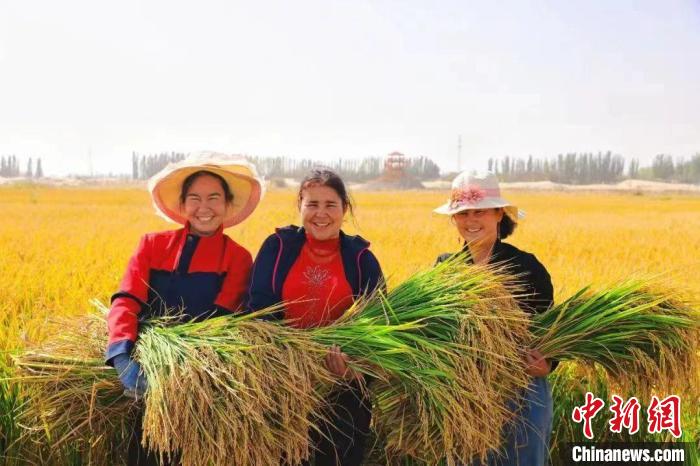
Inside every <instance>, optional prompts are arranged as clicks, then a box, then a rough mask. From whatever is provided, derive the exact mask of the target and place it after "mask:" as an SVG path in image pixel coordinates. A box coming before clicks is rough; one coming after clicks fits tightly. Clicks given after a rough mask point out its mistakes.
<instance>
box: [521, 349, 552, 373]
mask: <svg viewBox="0 0 700 466" xmlns="http://www.w3.org/2000/svg"><path fill="white" fill-rule="evenodd" d="M525 364H527V368H526V369H525V372H527V375H530V376H532V377H545V376H546V375H547V374H549V373H550V372H552V363H551V362H550V361H547V359H546V358H545V357H544V356H542V353H540V352H539V350H536V349H531V350H528V351H527V353H525Z"/></svg>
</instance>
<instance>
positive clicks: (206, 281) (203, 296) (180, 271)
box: [107, 225, 253, 363]
mask: <svg viewBox="0 0 700 466" xmlns="http://www.w3.org/2000/svg"><path fill="white" fill-rule="evenodd" d="M252 262H253V261H252V257H251V255H250V253H249V252H248V251H247V250H246V249H245V248H243V247H242V246H240V245H239V244H237V243H236V242H235V241H233V240H232V239H231V238H229V237H228V236H226V235H224V234H223V229H222V228H220V229H219V230H218V231H217V232H216V233H215V234H214V235H212V236H196V235H193V234H191V233H189V225H187V226H185V228H182V229H179V230H171V231H164V232H159V233H150V234H146V235H144V236H143V237H142V238H141V242H140V243H139V246H138V248H137V249H136V252H135V253H134V255H133V256H132V257H131V260H130V261H129V265H128V266H127V269H126V273H125V274H124V278H123V279H122V282H121V286H120V288H119V292H117V293H115V294H114V295H113V296H112V307H111V309H110V312H109V317H108V320H107V323H108V327H109V343H108V347H107V362H108V363H109V362H110V361H111V359H112V358H113V357H114V356H116V355H118V354H122V353H127V354H128V353H130V352H131V350H132V349H133V347H134V343H135V341H136V337H137V334H138V328H139V321H143V320H144V319H146V318H148V317H152V316H160V315H163V314H164V313H165V312H166V311H167V310H171V309H173V308H174V309H177V310H178V311H182V312H183V313H184V314H185V316H186V317H188V318H190V319H203V318H207V317H212V316H216V315H223V314H226V313H230V312H235V311H237V310H238V309H239V308H241V307H242V306H243V305H244V301H245V298H246V296H247V294H246V293H247V287H248V279H249V275H250V269H251V266H252Z"/></svg>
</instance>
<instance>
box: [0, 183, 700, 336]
mask: <svg viewBox="0 0 700 466" xmlns="http://www.w3.org/2000/svg"><path fill="white" fill-rule="evenodd" d="M446 196H447V194H446V193H445V192H437V191H426V192H385V193H369V192H357V193H355V194H354V199H355V202H356V211H355V213H356V215H355V219H348V220H347V225H346V228H345V230H346V231H347V232H352V233H359V234H361V235H362V236H363V237H365V238H366V239H368V240H369V241H371V243H372V246H371V247H372V250H373V251H374V252H375V254H376V255H377V257H378V258H379V260H380V262H381V264H382V267H383V269H384V272H385V274H386V275H387V276H388V277H389V284H390V286H391V284H395V283H398V282H400V281H401V280H402V279H404V278H405V277H407V276H408V275H410V274H411V273H412V272H413V271H415V270H417V269H420V268H425V267H430V266H431V265H432V264H433V262H434V260H435V257H436V256H437V255H438V254H439V253H441V252H446V251H453V250H457V249H458V248H459V247H460V244H459V239H458V237H457V233H456V230H455V229H454V227H453V226H452V225H451V224H450V222H449V220H448V219H447V218H445V217H442V216H438V215H435V214H432V213H431V211H432V209H433V208H434V207H436V206H438V205H439V204H440V203H442V202H443V201H444V199H445V197H446ZM505 196H506V197H507V198H508V199H511V200H512V201H513V202H515V203H517V205H519V206H520V207H521V208H522V209H524V210H525V211H526V213H527V217H526V219H525V220H524V221H523V222H522V223H521V225H520V226H519V228H518V229H517V230H516V232H515V234H514V235H513V236H512V237H511V238H509V241H510V242H512V243H513V244H515V245H516V246H518V247H520V248H522V249H525V250H528V251H530V252H533V253H535V254H536V255H537V257H538V258H539V259H540V261H541V262H542V263H544V264H545V266H546V267H547V268H548V269H549V271H550V273H551V275H552V279H553V282H554V285H555V290H556V293H557V296H559V297H564V296H568V295H569V294H570V293H572V292H573V291H575V290H576V289H578V288H579V287H581V286H584V285H586V284H591V283H592V284H595V285H604V284H605V283H609V282H611V281H614V280H617V279H621V278H625V277H629V276H630V275H634V274H649V273H665V274H668V276H670V277H673V278H674V279H676V280H677V283H678V284H679V285H681V286H682V287H683V288H684V289H685V290H687V292H688V293H689V294H690V295H691V296H700V280H698V279H697V278H696V277H697V270H698V266H700V197H697V196H686V195H663V196H661V195H619V194H615V195H608V194H598V193H596V194H581V193H551V192H507V193H505ZM0 210H1V211H2V213H3V216H4V219H5V220H4V221H3V222H2V223H1V224H0V248H1V249H0V251H1V253H0V277H2V279H1V280H0V347H1V348H2V349H13V348H17V347H18V346H21V345H22V342H24V341H31V342H37V341H39V340H41V339H42V338H43V337H44V336H45V335H44V333H45V329H46V325H44V324H45V323H46V322H47V320H49V319H51V317H52V316H56V315H74V314H75V315H78V314H81V313H84V312H86V311H87V310H88V309H90V307H91V305H90V303H89V301H90V300H91V299H93V298H97V299H100V300H102V301H107V300H108V299H109V296H110V295H111V294H112V293H113V292H114V291H115V290H116V288H117V286H118V283H119V280H120V278H121V275H122V273H123V271H124V267H125V265H126V262H127V260H128V259H129V256H130V255H131V253H132V252H133V250H134V248H135V247H136V244H137V241H138V238H139V237H140V235H142V234H143V233H145V232H149V231H157V230H162V229H169V228H175V226H174V225H172V224H169V223H167V222H165V221H163V220H161V219H160V218H159V217H156V216H155V215H154V211H153V208H152V207H151V204H150V199H149V196H148V194H147V192H146V191H145V189H139V188H133V187H130V188H51V187H36V186H16V187H2V188H0ZM297 221H298V215H297V212H296V200H295V192H293V191H291V190H289V191H286V190H285V191H272V192H269V193H268V194H267V196H266V197H265V198H264V199H263V201H262V203H261V205H260V207H259V208H258V210H257V211H256V212H255V213H254V215H253V216H252V217H251V218H250V219H249V220H248V221H247V222H246V223H245V224H243V225H240V226H237V227H234V228H232V229H229V230H228V231H227V233H228V234H229V235H230V236H231V237H233V238H234V239H235V240H236V241H238V242H239V243H241V244H242V245H244V246H245V247H246V248H248V250H249V251H251V253H252V254H253V255H255V254H256V252H257V249H258V247H259V246H260V244H261V243H262V241H263V239H264V238H265V237H266V236H267V235H268V234H270V233H271V232H272V231H273V228H274V227H276V226H281V225H286V224H289V223H296V222H297Z"/></svg>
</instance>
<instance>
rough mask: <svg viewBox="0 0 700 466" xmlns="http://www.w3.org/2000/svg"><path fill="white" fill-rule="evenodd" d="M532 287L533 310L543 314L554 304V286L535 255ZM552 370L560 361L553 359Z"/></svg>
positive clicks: (532, 269) (531, 259) (531, 269)
mask: <svg viewBox="0 0 700 466" xmlns="http://www.w3.org/2000/svg"><path fill="white" fill-rule="evenodd" d="M530 262H531V263H530V266H529V269H530V280H529V282H530V286H531V287H532V292H533V296H532V297H531V298H530V301H531V304H530V305H531V307H532V309H533V310H534V311H535V312H537V313H538V314H541V313H542V312H545V311H546V310H547V309H549V308H550V307H552V305H553V304H554V286H553V285H552V277H551V276H550V275H549V272H547V269H546V268H545V267H544V265H542V263H541V262H540V261H538V260H537V258H536V257H535V256H534V255H530ZM551 362H552V370H554V369H556V368H557V366H558V365H559V361H557V360H556V359H552V360H551Z"/></svg>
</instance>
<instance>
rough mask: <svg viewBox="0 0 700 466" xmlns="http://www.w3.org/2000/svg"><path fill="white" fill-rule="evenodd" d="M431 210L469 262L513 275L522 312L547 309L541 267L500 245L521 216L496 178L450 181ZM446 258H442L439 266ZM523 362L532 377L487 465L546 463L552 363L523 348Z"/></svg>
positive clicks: (547, 287)
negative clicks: (451, 229)
mask: <svg viewBox="0 0 700 466" xmlns="http://www.w3.org/2000/svg"><path fill="white" fill-rule="evenodd" d="M435 212H436V213H438V214H443V215H449V216H450V217H451V219H452V221H453V223H454V225H455V227H456V228H457V231H458V233H459V235H460V236H461V237H462V239H463V240H464V247H463V251H464V252H466V253H467V254H466V257H467V260H468V261H470V262H471V263H475V264H494V263H498V264H504V265H505V266H506V267H507V270H508V272H509V274H513V276H517V277H518V281H519V284H520V285H521V286H522V287H523V291H524V293H523V294H522V295H521V296H518V297H516V299H517V301H518V303H519V304H520V306H521V307H522V308H523V309H524V310H525V311H527V312H529V313H535V312H537V313H539V312H543V311H545V310H547V308H549V307H550V306H551V305H552V302H553V288H552V281H551V278H550V276H549V273H547V270H546V269H545V267H544V266H543V265H542V264H541V263H540V262H539V261H538V260H537V258H536V257H535V256H534V255H533V254H530V253H528V252H525V251H522V250H520V249H518V248H516V247H515V246H513V245H511V244H508V243H504V242H502V241H501V240H503V239H505V238H507V237H508V236H509V235H510V234H511V233H513V230H514V229H515V227H516V226H517V224H518V220H519V218H520V217H522V216H523V214H522V213H521V212H519V211H518V208H517V207H515V206H514V205H513V204H511V203H510V202H508V201H507V200H505V199H503V198H502V197H501V192H500V189H499V186H498V179H497V178H496V175H494V174H493V173H476V172H463V173H461V174H459V175H458V176H457V177H456V178H455V180H454V181H453V182H452V193H451V197H450V199H449V201H447V203H445V204H444V205H442V206H440V207H438V208H437V209H435ZM450 256H451V254H443V255H441V256H440V257H438V262H442V261H443V260H445V259H447V258H448V257H450ZM524 360H525V363H526V371H527V373H528V374H529V375H530V376H532V377H533V379H532V382H531V384H530V387H529V389H528V390H527V391H526V393H525V394H524V396H523V400H522V402H521V404H520V405H518V408H517V409H518V416H517V418H516V420H515V421H514V422H513V423H512V424H510V425H508V426H506V427H505V428H504V433H503V434H504V435H503V438H504V443H503V445H501V450H500V451H498V452H497V453H494V454H493V455H491V457H490V458H488V461H487V464H489V465H523V466H525V465H527V466H539V465H545V464H547V462H548V452H549V436H550V432H551V429H552V394H551V388H550V386H549V384H548V383H547V379H546V376H547V374H549V373H550V372H551V370H552V369H553V361H548V360H547V359H545V358H544V357H543V356H542V354H541V353H540V352H539V351H537V349H530V350H528V351H527V352H526V353H525V354H524ZM555 364H556V363H555ZM514 407H515V405H514ZM474 464H480V463H479V462H478V461H476V462H475V463H474Z"/></svg>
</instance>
